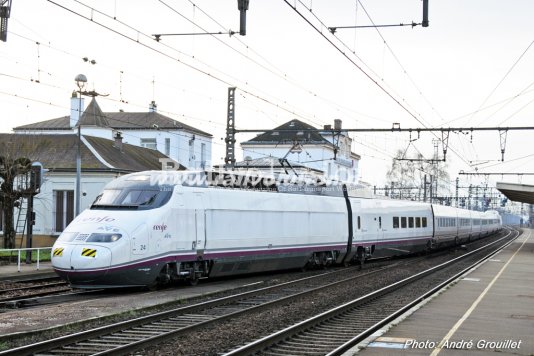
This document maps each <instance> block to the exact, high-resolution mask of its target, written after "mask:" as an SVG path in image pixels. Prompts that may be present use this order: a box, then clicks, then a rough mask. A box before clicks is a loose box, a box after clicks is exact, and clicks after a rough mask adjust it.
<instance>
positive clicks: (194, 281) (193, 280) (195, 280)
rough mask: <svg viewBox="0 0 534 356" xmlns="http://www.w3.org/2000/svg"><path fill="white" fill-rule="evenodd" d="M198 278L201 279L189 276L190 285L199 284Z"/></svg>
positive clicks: (188, 282)
mask: <svg viewBox="0 0 534 356" xmlns="http://www.w3.org/2000/svg"><path fill="white" fill-rule="evenodd" d="M198 280H199V278H198V277H193V278H188V279H187V284H188V285H190V286H196V285H197V284H198Z"/></svg>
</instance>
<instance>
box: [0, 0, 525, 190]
mask: <svg viewBox="0 0 534 356" xmlns="http://www.w3.org/2000/svg"><path fill="white" fill-rule="evenodd" d="M12 3H13V4H12V13H11V18H10V20H9V32H8V38H7V42H6V43H4V42H0V108H1V111H0V113H1V120H0V132H10V131H11V129H12V128H13V127H15V126H19V125H24V124H28V123H32V122H37V121H42V120H47V119H52V118H56V117H61V116H65V115H68V114H69V106H70V101H69V98H70V95H71V92H72V91H73V90H75V89H76V86H75V83H74V77H75V76H76V75H77V74H78V73H83V74H85V75H86V76H87V77H88V79H89V83H88V84H89V88H88V89H90V90H92V89H95V90H96V91H98V92H100V93H105V94H109V96H108V97H105V98H104V97H102V98H98V101H99V104H100V106H101V108H102V109H103V111H118V110H120V109H122V110H124V111H146V110H147V109H148V104H149V103H150V101H152V100H155V101H156V103H157V104H158V111H159V112H160V113H162V114H164V115H167V116H170V117H172V118H174V119H176V120H179V121H182V122H184V123H186V124H189V125H192V126H195V127H197V128H199V129H202V130H205V131H208V132H211V133H212V134H213V135H214V139H213V143H214V146H213V152H214V154H213V163H214V164H218V163H221V162H222V159H223V156H224V141H223V140H222V138H223V137H224V132H225V124H226V99H227V88H228V87H229V86H236V87H237V88H238V91H237V98H236V125H237V127H238V128H242V129H244V128H247V129H260V128H272V127H275V126H277V125H280V124H282V123H284V122H286V121H289V120H291V119H293V118H297V119H299V120H303V121H306V122H308V123H310V124H312V125H314V126H316V127H321V126H322V125H325V124H333V120H334V119H341V120H343V126H344V127H346V128H360V127H361V128H390V127H391V126H392V124H393V123H394V122H395V123H400V126H401V127H403V128H410V127H411V128H417V127H449V126H452V127H481V126H491V127H494V126H534V120H533V118H534V115H533V114H534V106H533V105H532V101H534V85H533V84H534V45H532V42H533V40H534V21H532V18H533V16H534V2H532V1H529V0H510V1H495V0H470V1H465V0H448V1H436V0H430V11H429V20H430V26H429V27H427V28H422V27H421V26H416V27H414V28H411V26H406V27H390V28H380V29H379V31H377V30H376V29H373V28H366V29H357V30H354V29H339V30H338V31H337V32H336V34H335V36H334V35H332V34H330V33H329V32H328V30H327V29H326V28H325V27H323V26H332V27H336V26H353V25H369V24H371V21H372V22H374V23H375V24H381V25H391V24H399V23H405V24H408V23H411V22H412V21H413V22H416V23H420V22H421V20H422V2H421V1H420V0H373V1H369V0H362V1H361V2H359V1H348V0H347V1H345V0H336V1H331V0H330V1H327V0H313V1H312V0H307V1H302V2H300V1H295V0H291V1H289V3H290V4H291V5H292V6H293V5H296V10H297V11H295V10H294V8H293V7H292V6H289V5H288V4H287V3H286V2H285V1H283V0H269V1H266V0H250V6H249V10H248V12H247V35H246V36H244V37H243V36H239V35H233V36H229V35H218V36H208V35H203V36H175V37H163V38H162V41H161V42H159V43H158V42H156V41H154V40H153V39H152V38H151V37H150V35H152V34H157V33H190V32H205V31H207V32H219V31H222V32H227V31H229V29H231V30H234V31H238V30H239V12H238V10H237V1H236V0H209V1H208V0H193V1H189V0H164V1H157V0H149V1H146V0H145V1H137V0H115V1H113V0H98V1H86V0H84V1H72V0H55V1H54V2H52V1H45V0H25V1H22V0H13V1H12ZM89 6H90V7H92V8H93V9H91V8H89ZM310 10H311V11H310ZM369 17H370V19H369ZM91 19H92V20H93V21H91ZM307 21H309V22H307ZM314 26H315V27H316V28H318V29H319V31H321V32H322V34H323V35H324V36H323V35H322V34H321V33H320V32H318V31H316V30H315V29H314ZM329 41H330V42H329ZM531 45H532V46H531ZM84 57H86V58H87V59H88V60H89V61H88V62H84V60H83V58H84ZM91 60H94V61H96V64H90V61H91ZM435 135H436V136H434V135H433V134H431V133H423V134H421V137H420V138H419V139H418V140H416V141H413V142H411V143H410V136H409V134H407V133H395V134H392V133H389V134H384V133H375V134H371V133H365V134H352V136H353V138H354V145H353V147H352V149H353V151H354V152H356V153H358V154H360V155H361V156H362V160H361V163H360V173H361V178H362V179H363V180H365V181H367V182H370V183H371V184H377V185H383V184H384V183H386V181H385V173H386V171H387V169H388V167H389V166H390V165H391V159H392V157H393V156H394V154H395V152H396V151H397V150H399V149H401V150H403V151H406V155H407V157H410V156H412V157H413V156H414V155H415V154H417V153H418V152H421V153H423V154H424V155H425V156H427V157H430V156H431V155H432V153H433V151H434V146H433V144H432V140H433V139H436V138H441V135H440V134H439V132H437V133H436V134H435ZM250 137H251V135H245V134H240V135H238V137H237V139H238V142H242V141H245V140H247V139H249V138H250ZM533 137H534V132H532V131H520V132H519V131H514V132H509V133H508V136H507V143H506V152H505V161H504V162H500V159H501V152H500V145H499V133H498V132H496V131H493V132H487V133H480V132H474V133H473V134H472V135H471V134H463V133H462V134H459V133H451V135H450V139H449V150H448V153H447V163H448V165H449V174H450V176H451V180H454V179H455V178H456V177H457V175H458V172H459V171H461V170H463V171H465V172H473V171H474V170H475V167H476V168H478V170H479V171H481V172H534V169H533V168H534V146H533V145H532V138H533ZM411 138H412V139H416V138H417V137H416V135H415V134H413V135H412V137H411ZM439 150H440V155H442V153H441V150H442V147H441V145H440V146H439ZM239 154H240V153H239ZM238 158H239V159H241V158H242V157H238ZM491 180H492V181H495V180H499V181H500V180H502V179H501V177H500V176H499V177H493V178H492V179H491ZM504 180H505V181H509V182H514V183H517V182H519V180H518V179H517V178H516V177H505V178H504ZM461 181H462V185H464V184H465V185H468V184H469V183H473V184H477V183H479V182H482V181H484V179H483V178H482V177H467V176H461ZM521 182H522V183H533V182H534V178H533V177H527V176H525V177H523V178H522V180H521Z"/></svg>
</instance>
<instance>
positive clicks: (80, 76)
mask: <svg viewBox="0 0 534 356" xmlns="http://www.w3.org/2000/svg"><path fill="white" fill-rule="evenodd" d="M74 81H75V82H76V85H77V86H78V94H79V95H80V97H79V102H78V103H79V104H78V122H77V125H78V151H77V153H76V211H75V216H78V215H79V214H80V199H81V194H80V192H81V179H82V177H81V176H82V153H81V141H82V135H81V129H80V127H81V123H80V120H81V119H82V88H83V87H84V86H85V83H87V77H86V76H85V75H83V74H78V75H77V76H76V78H74Z"/></svg>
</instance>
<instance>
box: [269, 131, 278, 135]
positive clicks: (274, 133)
mask: <svg viewBox="0 0 534 356" xmlns="http://www.w3.org/2000/svg"><path fill="white" fill-rule="evenodd" d="M271 135H272V136H279V135H280V132H278V131H274V132H273V133H272V134H271Z"/></svg>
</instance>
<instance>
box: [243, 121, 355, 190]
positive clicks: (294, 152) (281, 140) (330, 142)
mask: <svg viewBox="0 0 534 356" xmlns="http://www.w3.org/2000/svg"><path fill="white" fill-rule="evenodd" d="M351 147H352V139H351V138H350V137H349V135H348V132H346V131H343V129H342V127H341V120H335V125H334V128H333V129H332V128H331V126H330V125H326V126H325V127H324V128H323V130H319V129H317V128H315V127H313V126H311V125H308V124H306V123H304V122H302V121H300V120H296V119H294V120H291V121H288V122H286V123H285V124H283V125H280V126H278V127H276V128H274V129H272V130H269V131H267V132H264V133H262V134H260V135H258V136H256V137H254V138H253V139H251V140H248V141H245V142H242V143H241V148H242V149H243V157H244V161H243V162H238V163H237V164H236V167H239V169H244V168H245V169H246V168H247V167H250V168H253V167H256V166H258V167H264V168H262V169H265V167H266V166H267V165H269V164H270V165H271V167H273V169H274V170H275V171H284V170H286V169H288V166H289V165H291V166H292V167H293V168H295V170H297V169H298V170H299V171H300V172H301V173H303V172H306V173H309V174H324V175H325V176H327V177H329V178H333V179H338V180H342V181H349V182H353V183H357V182H358V173H359V172H358V165H359V161H360V156H359V155H358V154H356V153H354V152H352V151H351ZM284 157H285V159H286V160H287V161H284V159H283V158H284ZM281 159H282V160H281ZM256 168H257V167H256ZM297 172H298V171H297Z"/></svg>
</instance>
